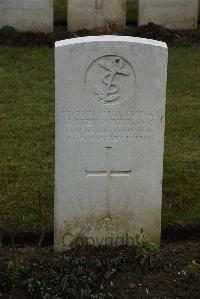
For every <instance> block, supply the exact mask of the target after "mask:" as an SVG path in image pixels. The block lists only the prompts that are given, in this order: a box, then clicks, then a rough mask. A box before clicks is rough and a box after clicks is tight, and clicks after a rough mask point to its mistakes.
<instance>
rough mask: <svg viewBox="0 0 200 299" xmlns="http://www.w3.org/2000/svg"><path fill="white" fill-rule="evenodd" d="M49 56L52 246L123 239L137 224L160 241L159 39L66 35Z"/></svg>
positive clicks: (162, 60) (162, 94) (162, 68)
mask: <svg viewBox="0 0 200 299" xmlns="http://www.w3.org/2000/svg"><path fill="white" fill-rule="evenodd" d="M55 60H56V66H55V69H56V172H55V249H56V250H59V251H63V250H66V249H68V248H70V247H72V246H75V245H77V242H78V240H79V241H80V239H81V238H82V239H84V238H89V240H90V243H91V244H95V245H99V244H103V245H105V244H107V245H108V244H110V245H113V246H115V245H120V244H123V243H128V244H130V243H131V241H130V239H129V241H130V242H127V241H126V239H127V236H128V237H129V238H134V237H135V236H136V234H137V233H139V232H140V231H141V229H143V231H144V235H145V237H146V238H147V239H149V240H151V241H154V242H157V243H159V241H160V220H161V202H162V174H163V149H164V124H165V100H166V79H167V46H166V44H165V43H162V42H158V41H153V40H148V39H142V38H134V37H125V36H124V37H120V36H99V37H83V38H76V39H69V40H65V41H59V42H57V43H56V49H55ZM109 238H110V239H109ZM116 238H118V239H116ZM120 238H121V239H120ZM122 238H123V240H122ZM111 242H112V244H111Z"/></svg>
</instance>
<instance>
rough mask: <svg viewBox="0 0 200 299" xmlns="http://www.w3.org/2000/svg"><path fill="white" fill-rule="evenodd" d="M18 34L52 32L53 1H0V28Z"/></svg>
mask: <svg viewBox="0 0 200 299" xmlns="http://www.w3.org/2000/svg"><path fill="white" fill-rule="evenodd" d="M4 26H12V27H14V28H15V29H16V30H17V31H20V32H26V31H31V32H51V31H53V0H0V28H2V27H4Z"/></svg>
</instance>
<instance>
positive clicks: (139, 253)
mask: <svg viewBox="0 0 200 299" xmlns="http://www.w3.org/2000/svg"><path fill="white" fill-rule="evenodd" d="M135 251H136V258H137V260H138V261H139V263H140V265H142V266H144V265H147V264H148V265H151V264H153V263H156V262H158V260H159V259H160V248H159V246H158V245H157V244H155V243H153V242H150V241H148V240H146V239H145V238H144V235H143V233H141V234H138V235H137V236H136V242H135Z"/></svg>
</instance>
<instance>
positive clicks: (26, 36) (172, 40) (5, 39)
mask: <svg viewBox="0 0 200 299" xmlns="http://www.w3.org/2000/svg"><path fill="white" fill-rule="evenodd" d="M101 34H117V35H129V36H138V37H144V38H150V39H155V40H160V41H164V42H166V43H167V44H168V46H175V47H178V46H184V47H188V46H193V45H200V27H198V29H196V30H186V31H183V30H182V31H180V30H179V31H178V30H175V31H172V30H169V29H166V28H164V27H162V26H159V25H155V24H153V23H149V24H148V25H143V26H141V27H134V26H127V27H126V30H125V31H123V32H120V31H115V30H114V29H112V30H108V29H106V30H105V29H101V30H92V31H89V30H81V31H78V32H75V33H70V32H67V30H66V27H64V26H57V27H55V30H54V32H53V33H50V34H44V33H31V32H26V33H17V32H15V30H14V29H13V28H11V27H7V28H4V29H2V30H0V44H3V45H10V46H19V45H20V46H31V47H32V46H48V47H53V45H54V42H55V41H57V40H62V39H67V38H72V37H78V36H86V35H101Z"/></svg>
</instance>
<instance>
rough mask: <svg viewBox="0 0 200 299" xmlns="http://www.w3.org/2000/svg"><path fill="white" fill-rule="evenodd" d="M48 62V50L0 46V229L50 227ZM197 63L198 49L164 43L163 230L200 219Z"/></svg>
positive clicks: (51, 112) (199, 62) (51, 121)
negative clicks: (168, 46)
mask: <svg viewBox="0 0 200 299" xmlns="http://www.w3.org/2000/svg"><path fill="white" fill-rule="evenodd" d="M53 61H54V60H53V50H52V49H50V48H45V47H40V48H21V47H15V48H14V47H0V90H1V94H0V123H1V126H0V136H1V145H0V177H1V180H0V229H1V230H3V231H4V232H39V231H40V230H41V226H42V225H43V226H45V229H46V231H52V230H53V197H54V195H53V188H54V67H53ZM199 66H200V48H198V47H196V48H177V49H175V48H172V49H170V53H169V76H168V89H167V117H166V140H165V159H164V184H163V197H164V200H163V211H162V223H163V229H165V228H167V227H173V228H177V227H193V226H199V225H200V201H199V194H198V192H199V181H200V172H199V168H200V167H199V166H200V159H199V140H198V137H199V136H198V134H199V132H198V122H199V110H198V108H199V91H200V81H199V78H200V67H199ZM40 205H41V206H42V217H41V215H40V210H41V209H40V208H39V207H40ZM40 218H42V222H43V223H42V224H41V220H40Z"/></svg>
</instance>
